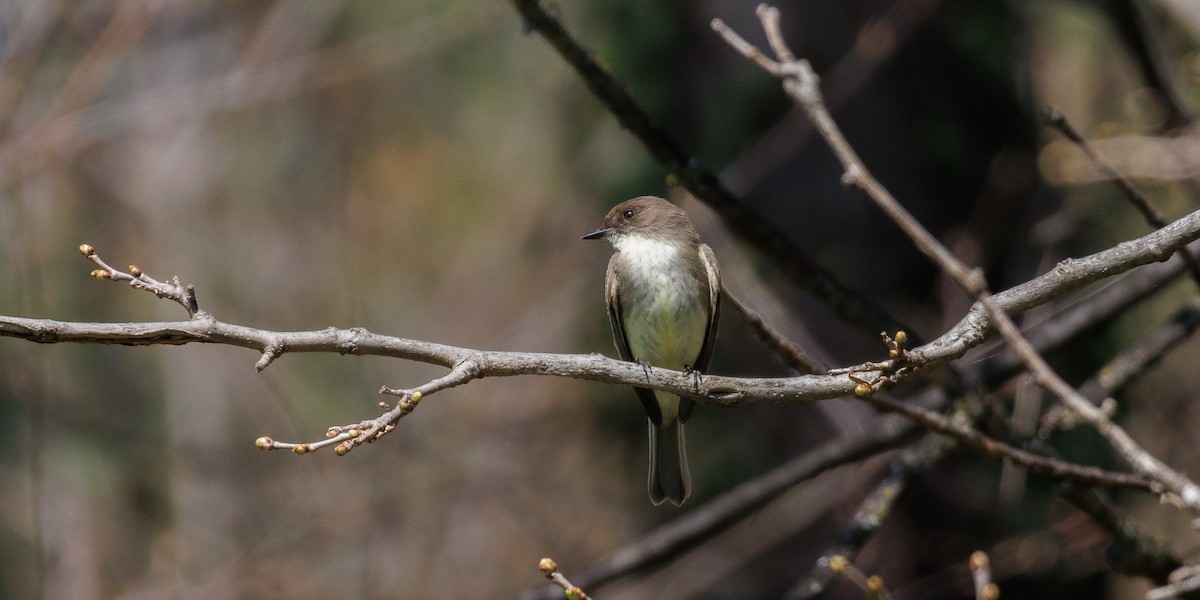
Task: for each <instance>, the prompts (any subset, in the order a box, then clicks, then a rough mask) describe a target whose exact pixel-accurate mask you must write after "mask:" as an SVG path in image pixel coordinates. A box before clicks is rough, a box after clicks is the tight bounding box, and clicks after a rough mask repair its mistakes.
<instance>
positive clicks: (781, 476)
mask: <svg viewBox="0 0 1200 600" xmlns="http://www.w3.org/2000/svg"><path fill="white" fill-rule="evenodd" d="M918 431H919V429H918V428H917V427H916V426H915V425H914V424H913V423H912V422H910V421H908V420H906V419H902V418H899V417H891V418H887V419H884V420H882V421H881V422H880V425H879V426H878V427H876V428H875V429H874V430H873V431H871V432H869V433H867V434H865V435H862V436H856V437H854V438H849V439H842V440H837V441H833V442H829V443H827V444H824V445H822V446H820V447H818V448H815V449H813V450H811V451H808V452H806V453H804V454H803V455H801V456H797V457H796V458H793V459H791V460H789V461H788V462H786V463H784V464H783V465H780V466H778V467H775V468H774V469H772V470H771V471H769V472H768V473H767V474H765V475H763V476H761V477H756V478H754V479H752V480H750V481H747V482H745V483H742V484H740V485H738V486H737V487H735V488H733V489H732V490H730V491H728V492H726V493H724V494H722V495H721V496H718V497H717V498H715V499H713V500H712V501H711V502H709V503H707V504H705V505H704V506H702V507H699V508H697V509H695V510H692V511H691V512H688V513H686V514H684V515H683V516H681V517H679V518H678V519H675V520H674V521H671V522H670V523H667V524H666V525H663V526H661V527H659V528H658V529H656V530H654V531H652V532H650V534H648V535H647V536H645V537H644V538H642V539H640V540H638V541H636V542H634V543H632V544H629V545H627V546H625V547H623V548H621V549H619V550H617V551H616V552H614V553H612V554H611V555H610V556H609V557H608V558H607V559H605V560H603V561H601V562H599V563H597V564H594V565H592V566H591V567H589V568H587V569H585V570H584V571H583V572H581V573H580V575H579V577H577V578H576V580H577V581H578V582H579V583H580V584H581V585H582V586H584V587H585V588H596V587H599V586H601V585H603V584H605V583H608V582H610V581H613V580H615V579H618V578H620V577H623V576H626V575H629V574H631V573H636V572H639V571H643V570H645V569H647V568H650V567H651V566H653V565H655V564H659V563H661V562H663V561H664V560H667V559H670V558H672V557H674V556H677V555H679V554H681V553H682V552H684V551H685V550H687V549H689V548H691V547H693V546H696V545H698V544H699V543H700V542H702V541H704V540H706V539H709V538H711V537H713V536H715V535H717V534H718V533H720V532H722V531H724V530H726V529H728V528H729V527H730V526H732V525H733V524H734V523H737V522H738V521H740V520H741V519H743V518H745V517H747V516H750V515H751V514H754V512H755V511H756V510H758V509H759V508H762V507H763V506H765V505H766V504H767V503H768V502H770V501H772V500H774V499H775V498H777V497H778V496H779V495H780V494H782V493H783V492H785V491H787V490H789V489H791V488H792V487H794V486H796V485H798V484H800V483H802V482H804V481H808V480H809V479H811V478H813V477H816V476H817V475H820V474H821V473H824V472H826V471H828V470H830V469H833V468H836V467H839V466H842V465H846V464H849V463H852V462H855V461H859V460H862V459H864V458H866V457H869V456H873V455H875V454H878V453H880V452H884V451H887V450H890V449H892V448H893V447H895V445H896V444H897V443H900V442H902V441H904V440H905V439H908V438H910V437H911V436H912V435H913V434H915V433H917V432H918ZM553 591H554V590H553V588H546V589H537V590H529V591H526V592H525V593H523V594H521V595H519V596H518V598H519V599H520V600H551V599H552V598H553V597H554V594H552V593H551V592H553Z"/></svg>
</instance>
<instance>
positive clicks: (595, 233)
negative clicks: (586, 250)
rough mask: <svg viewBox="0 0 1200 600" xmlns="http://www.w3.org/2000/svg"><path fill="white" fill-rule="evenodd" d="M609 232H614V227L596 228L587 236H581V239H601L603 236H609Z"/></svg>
mask: <svg viewBox="0 0 1200 600" xmlns="http://www.w3.org/2000/svg"><path fill="white" fill-rule="evenodd" d="M609 233H612V228H611V227H604V228H601V229H597V230H595V231H593V232H591V233H589V234H587V235H585V236H583V237H581V238H579V239H581V240H598V239H600V238H603V237H608V234H609Z"/></svg>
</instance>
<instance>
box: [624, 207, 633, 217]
mask: <svg viewBox="0 0 1200 600" xmlns="http://www.w3.org/2000/svg"><path fill="white" fill-rule="evenodd" d="M621 216H622V217H625V218H626V219H632V218H633V210H632V209H630V210H626V211H625V212H623V213H621Z"/></svg>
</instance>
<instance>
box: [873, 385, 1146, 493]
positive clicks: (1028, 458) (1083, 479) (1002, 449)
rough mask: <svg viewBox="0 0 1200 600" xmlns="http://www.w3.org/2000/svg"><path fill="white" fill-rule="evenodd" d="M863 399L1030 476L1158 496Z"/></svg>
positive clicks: (1131, 478)
mask: <svg viewBox="0 0 1200 600" xmlns="http://www.w3.org/2000/svg"><path fill="white" fill-rule="evenodd" d="M863 400H865V401H866V402H869V403H870V404H872V405H873V406H876V407H878V408H879V409H881V410H886V411H888V412H894V413H897V414H901V415H904V416H906V417H908V418H909V419H912V420H913V421H916V422H917V423H920V424H921V425H922V426H924V427H925V428H926V429H929V430H931V431H936V432H938V433H941V434H943V435H948V436H950V437H951V438H953V439H954V440H955V441H956V442H958V443H960V444H962V445H964V446H966V447H968V448H974V449H975V450H978V451H980V452H982V453H983V454H986V455H988V456H992V457H995V458H999V459H1001V460H1005V461H1008V462H1010V463H1012V464H1015V465H1018V466H1021V467H1025V468H1026V469H1029V470H1030V471H1033V472H1034V473H1038V474H1040V475H1045V476H1046V477H1050V478H1052V479H1059V480H1063V481H1072V482H1075V483H1078V484H1083V485H1090V486H1100V487H1113V488H1133V489H1141V490H1146V491H1149V492H1153V493H1156V494H1158V493H1162V491H1163V490H1162V486H1160V485H1157V484H1155V483H1152V482H1151V481H1148V480H1147V479H1146V478H1144V477H1142V476H1140V475H1133V474H1130V473H1113V472H1110V471H1105V470H1103V469H1098V468H1096V467H1085V466H1080V465H1077V464H1074V463H1069V462H1066V461H1062V460H1058V459H1055V458H1051V457H1047V456H1041V455H1039V454H1034V453H1033V452H1029V451H1026V450H1022V449H1020V448H1015V447H1013V446H1010V445H1008V444H1005V443H1003V442H999V441H997V440H995V439H993V438H991V437H988V436H987V435H984V434H983V433H980V432H979V431H978V430H976V429H974V428H972V427H970V426H969V425H966V424H964V423H962V422H959V421H957V420H955V419H953V418H951V417H948V416H945V415H941V414H938V413H936V412H933V411H931V410H927V409H924V408H921V407H919V406H916V405H913V404H910V403H907V402H900V401H897V400H893V399H891V398H887V397H886V396H884V395H872V396H867V397H864V398H863Z"/></svg>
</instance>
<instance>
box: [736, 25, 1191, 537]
mask: <svg viewBox="0 0 1200 600" xmlns="http://www.w3.org/2000/svg"><path fill="white" fill-rule="evenodd" d="M758 15H759V19H760V20H761V21H762V24H763V29H764V31H766V33H767V39H768V41H769V42H770V43H771V46H772V49H773V50H774V52H775V55H776V58H777V61H776V60H771V59H769V58H767V57H766V56H765V55H763V54H762V53H761V52H759V51H757V50H756V49H753V50H747V48H751V49H752V48H753V47H752V46H750V44H748V43H747V42H745V41H744V40H742V39H741V38H740V37H739V36H737V34H736V33H734V32H733V31H732V30H730V29H729V28H728V27H727V26H725V25H724V23H722V22H720V21H719V20H714V22H713V28H714V29H716V30H717V31H718V32H719V33H721V34H722V36H724V37H725V38H726V40H727V41H729V43H730V45H731V46H734V47H735V48H736V49H738V50H739V51H741V52H742V54H744V55H745V56H746V57H747V58H749V59H751V60H753V61H754V62H756V63H758V64H759V65H760V66H762V67H763V68H764V70H766V71H768V72H769V73H771V74H773V75H775V76H777V77H779V78H780V79H782V80H783V87H784V91H785V92H786V93H787V95H788V96H789V97H790V98H792V99H793V100H794V101H795V102H797V103H799V104H800V106H801V107H802V108H804V110H805V112H806V113H808V115H809V118H810V119H812V121H813V123H814V125H816V127H817V129H818V131H819V132H820V133H821V135H822V137H824V138H825V140H826V141H827V142H828V143H829V145H830V147H831V148H832V149H833V151H834V154H836V155H837V157H838V159H839V161H841V163H842V166H843V168H844V169H845V174H844V175H843V178H842V179H843V181H844V182H845V183H846V184H848V185H853V186H854V187H856V188H858V189H860V190H861V191H863V192H864V193H865V194H866V195H867V196H868V197H869V198H870V199H871V200H872V201H874V202H875V204H876V205H877V206H878V207H879V208H880V209H881V210H883V211H884V213H885V214H887V215H888V216H889V217H890V218H891V219H892V220H893V221H894V222H895V223H896V224H897V225H898V226H899V227H900V228H901V229H902V230H903V231H904V232H905V233H906V234H908V235H909V237H910V238H911V239H912V240H913V242H914V243H915V244H916V246H917V248H918V249H919V250H921V252H922V253H924V254H925V255H926V256H928V257H929V258H930V259H931V260H933V261H934V262H935V263H936V264H937V265H938V266H939V267H940V268H941V269H943V270H944V271H946V273H948V274H949V275H950V276H951V277H952V278H954V280H955V281H956V282H957V283H958V284H959V285H960V286H961V287H962V288H963V289H964V290H966V291H967V292H968V293H969V294H970V295H971V296H972V297H973V298H975V300H976V301H977V302H978V303H979V304H981V305H982V306H983V308H984V310H985V311H986V312H987V314H988V316H989V317H990V319H991V323H992V326H993V327H995V328H996V329H997V330H998V331H999V333H1000V335H1002V336H1003V337H1004V339H1005V340H1007V341H1008V343H1009V345H1010V347H1011V348H1012V349H1013V351H1014V352H1016V354H1017V355H1018V356H1020V357H1021V358H1022V360H1023V361H1024V362H1025V364H1026V365H1027V367H1028V368H1029V369H1030V371H1032V372H1033V374H1034V376H1035V377H1036V378H1037V380H1038V382H1039V383H1040V384H1041V385H1042V386H1043V387H1045V388H1046V389H1047V390H1048V391H1050V392H1051V393H1052V394H1053V395H1055V396H1056V397H1058V398H1059V399H1060V400H1061V401H1062V402H1063V403H1064V404H1065V405H1067V406H1068V407H1069V408H1070V409H1071V410H1072V411H1074V412H1075V413H1077V414H1078V415H1079V416H1080V417H1081V418H1083V419H1084V420H1085V421H1087V422H1088V423H1090V424H1091V425H1092V426H1093V427H1094V428H1095V429H1096V430H1097V431H1098V432H1099V433H1100V434H1101V435H1102V436H1104V437H1105V438H1106V439H1108V441H1109V443H1110V445H1111V446H1112V447H1113V448H1114V449H1115V450H1116V451H1117V453H1118V454H1119V455H1120V456H1121V457H1122V458H1123V459H1124V460H1125V461H1126V462H1127V463H1129V464H1130V465H1131V466H1132V467H1133V468H1134V470H1135V471H1137V472H1138V473H1141V474H1143V475H1145V476H1146V477H1148V478H1150V479H1153V480H1155V481H1157V482H1159V483H1161V484H1162V485H1163V486H1164V488H1165V489H1166V490H1167V491H1169V492H1171V493H1172V494H1174V495H1175V496H1177V497H1178V500H1179V502H1180V503H1181V504H1182V505H1183V506H1184V507H1186V508H1187V509H1188V510H1190V511H1191V512H1192V513H1193V514H1200V486H1197V485H1196V484H1195V483H1193V482H1192V481H1191V480H1189V479H1188V478H1187V477H1185V476H1184V475H1183V474H1181V473H1179V472H1177V471H1175V470H1174V469H1172V468H1170V467H1169V466H1167V465H1166V464H1164V463H1163V462H1162V461H1160V460H1158V459H1157V458H1155V457H1154V456H1153V455H1151V454H1150V453H1148V452H1146V451H1145V450H1144V449H1143V448H1142V447H1141V446H1140V445H1138V444H1137V442H1135V441H1134V440H1133V438H1131V437H1130V436H1129V435H1128V433H1126V432H1125V430H1124V429H1122V428H1121V427H1120V426H1118V425H1116V424H1114V423H1113V422H1112V421H1111V420H1110V419H1109V418H1108V416H1107V415H1106V414H1105V413H1104V412H1103V411H1101V410H1100V409H1098V408H1097V407H1095V406H1094V405H1092V404H1091V403H1090V402H1088V401H1087V400H1086V399H1085V398H1084V397H1083V396H1082V395H1080V394H1079V392H1078V391H1077V390H1075V389H1074V388H1072V387H1071V386H1069V385H1068V384H1067V383H1066V382H1065V381H1063V380H1062V379H1061V378H1060V377H1059V376H1058V375H1057V374H1056V373H1055V372H1054V371H1053V370H1052V369H1051V368H1050V366H1049V365H1048V364H1047V363H1046V361H1045V359H1044V358H1042V356H1041V355H1040V354H1038V353H1037V351H1036V350H1034V348H1033V347H1032V346H1031V345H1030V344H1029V342H1028V341H1027V340H1025V338H1024V337H1023V336H1022V335H1021V333H1020V330H1019V329H1018V328H1017V326H1016V324H1015V323H1013V321H1012V319H1011V318H1010V317H1009V316H1008V315H1007V314H1006V313H1005V312H1004V311H1003V310H1002V309H1001V308H1000V307H999V306H997V304H996V303H995V301H994V300H993V299H992V295H991V293H990V292H989V291H988V290H987V288H986V285H985V281H984V278H983V275H982V273H980V272H979V271H978V270H977V269H970V268H968V267H967V266H966V265H964V264H962V263H961V262H960V261H958V259H956V258H955V257H954V256H953V255H952V254H951V253H950V252H949V251H948V250H947V249H946V248H945V247H944V246H942V245H941V243H939V242H938V241H937V239H936V238H934V237H933V235H932V234H930V233H929V232H928V231H927V230H926V229H925V228H924V227H923V226H921V224H920V223H919V222H918V221H917V220H916V219H914V218H913V217H912V215H911V214H909V213H908V211H907V210H905V209H904V208H903V207H902V206H901V205H900V203H899V202H897V201H896V199H895V198H894V197H892V195H891V193H890V192H888V191H887V189H886V188H884V187H883V186H882V185H880V184H879V182H877V181H876V180H875V179H874V177H872V176H871V174H870V172H869V171H867V169H866V167H865V165H863V163H862V161H861V160H860V159H859V157H858V156H857V154H856V153H855V152H854V150H853V148H852V147H851V146H850V144H849V142H847V141H846V139H845V137H844V136H843V135H842V134H841V131H840V130H839V129H838V127H837V125H836V124H835V123H834V122H833V119H832V117H830V116H829V113H828V111H826V110H825V107H824V105H823V103H822V99H821V94H820V89H819V88H818V85H817V76H816V74H815V73H813V71H812V67H811V66H810V65H809V64H808V62H807V61H803V60H799V61H798V60H795V59H794V58H793V57H792V55H791V52H790V51H789V50H788V49H787V46H786V43H785V42H784V41H783V35H782V32H781V30H780V27H779V13H778V11H777V10H775V9H774V8H771V7H768V6H766V5H760V6H759V10H758Z"/></svg>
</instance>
